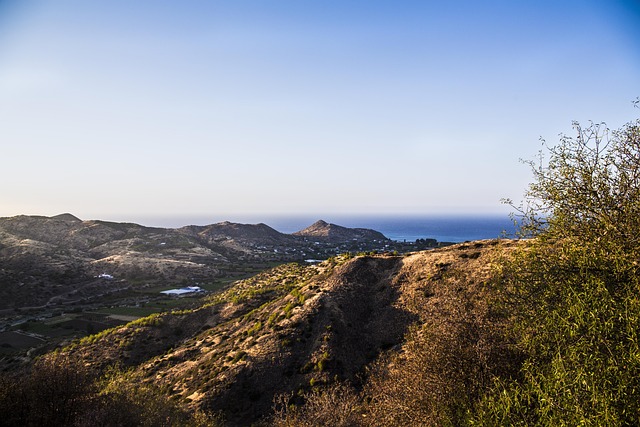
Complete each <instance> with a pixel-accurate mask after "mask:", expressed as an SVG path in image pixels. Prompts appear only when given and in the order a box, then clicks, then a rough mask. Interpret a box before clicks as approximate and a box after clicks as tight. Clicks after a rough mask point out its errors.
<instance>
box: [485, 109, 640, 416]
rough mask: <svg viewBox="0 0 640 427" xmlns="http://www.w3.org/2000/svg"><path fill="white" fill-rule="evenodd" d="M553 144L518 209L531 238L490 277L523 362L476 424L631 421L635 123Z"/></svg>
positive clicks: (637, 303) (582, 132) (635, 339)
mask: <svg viewBox="0 0 640 427" xmlns="http://www.w3.org/2000/svg"><path fill="white" fill-rule="evenodd" d="M575 129H576V131H577V136H576V137H574V138H570V137H566V136H563V137H562V138H561V140H560V143H559V145H557V146H556V147H552V148H550V149H549V160H548V162H547V163H546V164H545V163H544V162H543V163H541V164H540V165H539V166H536V167H535V168H534V176H535V182H534V183H533V184H531V186H530V188H529V191H528V192H527V194H526V201H525V202H526V203H525V208H524V209H521V213H522V217H521V219H522V225H523V231H524V233H525V234H526V235H529V236H535V237H537V238H536V239H535V240H534V241H533V242H532V244H531V245H529V246H528V247H527V248H526V249H524V250H522V251H521V252H520V253H519V254H517V256H516V257H514V258H513V259H512V261H510V262H508V263H505V265H504V269H503V272H502V277H501V279H502V290H503V301H502V302H503V303H504V307H505V308H507V309H509V310H510V312H511V314H512V315H513V316H514V318H515V319H516V323H517V325H518V328H517V330H516V334H517V339H518V346H519V348H520V349H521V350H522V351H523V352H524V353H525V354H526V355H527V359H526V361H525V362H524V364H523V365H522V369H521V377H520V379H518V380H508V379H504V378H502V379H497V380H496V384H495V387H494V389H493V391H492V392H491V393H489V394H488V395H487V396H486V397H485V399H484V400H483V402H482V404H481V405H480V407H479V410H478V412H477V414H475V416H474V421H473V424H478V425H554V426H555V425H593V426H596V425H597V426H599V425H607V426H622V425H638V424H640V347H639V340H640V333H639V331H640V294H639V292H638V291H639V290H640V280H639V277H640V269H639V266H638V260H639V257H640V121H634V122H631V123H628V124H626V125H625V126H623V127H622V128H621V129H620V130H617V131H609V130H608V129H606V127H605V126H604V125H602V124H591V125H590V126H589V127H587V128H582V127H580V126H579V125H577V124H575Z"/></svg>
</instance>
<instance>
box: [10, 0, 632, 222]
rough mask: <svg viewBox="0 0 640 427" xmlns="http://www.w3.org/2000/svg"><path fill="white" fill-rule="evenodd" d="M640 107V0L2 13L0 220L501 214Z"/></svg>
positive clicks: (15, 8) (372, 1) (146, 3)
mask: <svg viewBox="0 0 640 427" xmlns="http://www.w3.org/2000/svg"><path fill="white" fill-rule="evenodd" d="M638 96H640V2H638V1H615V0H580V1H577V0H568V1H562V2H558V1H547V0H542V1H491V0H490V1H483V2H478V1H458V0H453V1H447V2H436V1H428V0H424V1H403V0H394V1H379V0H367V1H364V0H362V1H360V0H341V1H334V0H325V1H305V0H259V1H258V0H255V1H248V0H228V1H215V0H210V1H204V0H202V1H198V0H184V1H180V2H176V1H165V0H153V1H151V0H138V1H130V0H108V1H103V0H92V1H90V2H89V1H84V0H0V161H1V167H0V216H13V215H18V214H34V215H55V214H58V213H62V212H71V213H73V214H75V215H76V216H78V217H80V218H83V219H98V218H99V219H105V220H116V221H134V222H142V223H145V222H146V223H153V221H154V219H153V218H172V217H173V218H177V217H181V218H188V217H192V218H196V217H198V218H205V219H208V218H211V221H206V220H205V219H203V221H204V222H206V223H208V222H213V220H224V219H229V220H233V219H234V218H236V217H238V218H239V217H245V218H246V217H248V216H250V217H252V218H259V217H260V216H273V215H315V214H317V215H318V217H320V215H326V214H336V215H337V214H340V215H345V214H350V215H361V214H367V215H429V214H469V215H476V214H494V213H498V214H502V213H505V212H508V211H509V209H508V208H507V207H505V206H504V205H502V204H501V203H500V200H501V199H502V198H512V199H515V200H518V199H520V198H521V197H522V194H523V193H524V191H525V189H526V186H527V184H528V183H529V182H530V180H531V173H530V171H529V169H528V168H527V166H525V165H523V164H522V163H521V162H520V161H519V159H532V158H534V157H535V156H536V153H537V152H538V151H539V150H540V149H541V142H540V138H541V137H542V138H544V139H545V140H546V141H547V143H553V142H554V141H557V140H558V135H559V134H560V133H567V134H571V131H572V129H571V122H572V121H573V120H578V121H580V122H582V123H586V122H588V121H589V120H593V121H595V122H600V121H605V122H606V123H607V124H608V125H609V127H611V128H617V127H620V126H621V125H622V124H624V123H626V122H628V121H630V120H633V119H635V118H636V117H637V116H638V110H637V109H634V108H633V106H632V101H633V100H634V99H636V97H638Z"/></svg>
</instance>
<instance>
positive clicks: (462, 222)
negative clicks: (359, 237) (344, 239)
mask: <svg viewBox="0 0 640 427" xmlns="http://www.w3.org/2000/svg"><path fill="white" fill-rule="evenodd" d="M322 219H323V220H325V221H326V222H330V223H333V224H337V225H341V226H344V227H354V228H355V227H357V228H371V229H373V230H376V231H379V232H381V233H382V234H384V235H385V236H386V237H388V238H389V239H391V240H396V241H400V242H402V241H407V242H415V241H416V239H436V240H437V241H439V242H455V243H458V242H465V241H468V240H480V239H493V238H497V237H502V236H504V235H506V236H512V235H513V234H514V232H515V229H514V226H513V222H512V221H511V219H510V218H509V217H508V215H502V216H499V215H495V216H419V217H418V216H413V217H409V216H396V217H393V216H384V217H383V216H380V217H375V216H368V217H367V216H364V217H363V216H360V217H358V216H337V217H328V218H322ZM264 222H265V223H266V224H268V225H270V226H271V227H273V228H275V229H276V230H278V231H280V232H282V233H293V232H295V231H298V230H301V229H303V228H305V227H307V226H309V225H311V224H312V223H313V222H315V219H309V218H285V217H281V218H271V222H266V221H264Z"/></svg>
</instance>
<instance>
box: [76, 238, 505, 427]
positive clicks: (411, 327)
mask: <svg viewBox="0 0 640 427" xmlns="http://www.w3.org/2000/svg"><path fill="white" fill-rule="evenodd" d="M514 245H515V243H514V242H511V241H479V242H473V243H469V244H461V245H455V246H451V247H448V248H445V249H437V250H433V251H426V252H418V253H413V254H408V255H405V256H390V255H376V256H360V257H355V258H351V257H338V258H334V259H330V260H328V261H326V262H324V263H321V264H318V265H313V266H299V265H296V264H288V265H283V266H280V267H277V268H275V269H273V270H270V271H267V272H264V273H261V274H259V275H258V276H256V277H253V278H251V279H247V280H244V281H241V282H239V283H237V284H236V285H235V286H233V287H231V288H230V289H228V290H227V291H225V292H223V293H221V294H219V295H215V296H213V297H209V298H208V299H207V300H206V301H205V302H204V304H203V305H202V306H201V307H199V308H196V309H192V310H183V311H180V312H172V313H166V314H161V315H156V316H153V317H150V318H145V319H140V320H139V321H136V322H134V323H132V324H129V325H126V326H123V327H120V328H116V329H113V330H110V331H107V332H104V333H102V334H100V335H98V336H92V337H88V338H85V339H84V340H83V341H81V342H79V343H77V344H75V345H73V346H72V347H69V348H67V349H66V350H65V354H68V355H69V356H70V357H73V358H76V359H79V360H81V361H82V363H84V364H86V365H88V366H91V367H92V368H93V369H95V370H98V371H102V370H104V369H105V368H107V367H108V366H115V365H119V366H122V367H129V368H132V369H134V372H135V375H136V376H137V378H139V380H140V381H141V382H144V383H150V384H154V385H156V386H158V387H160V388H161V389H162V390H165V392H166V393H167V395H169V396H172V397H173V398H174V399H177V401H178V402H181V405H183V406H184V407H186V408H191V409H192V410H195V409H201V410H204V411H206V412H212V413H221V414H223V416H224V418H225V419H226V425H231V426H234V425H249V424H251V423H252V422H256V421H259V420H265V419H266V417H270V416H272V410H273V402H274V399H276V398H277V396H285V395H288V396H290V397H289V398H288V399H290V402H291V403H300V402H302V401H303V400H302V397H301V396H303V395H305V393H308V392H312V391H313V390H317V389H318V387H321V386H329V385H331V384H336V383H342V382H346V383H347V384H353V385H356V387H365V386H367V384H370V383H371V379H370V378H369V379H368V378H367V372H370V371H369V370H371V369H374V368H375V367H376V366H377V367H380V366H383V364H384V362H383V361H384V360H385V358H387V357H389V356H390V355H398V354H402V355H404V356H403V357H409V356H410V355H411V354H412V353H411V352H412V348H414V347H415V342H416V340H415V334H416V331H420V330H423V328H425V327H428V330H429V331H430V332H429V334H431V336H432V337H433V339H434V341H433V346H434V347H437V346H438V345H440V346H442V351H441V353H438V354H440V356H441V357H442V358H444V359H443V360H444V361H445V362H446V363H445V364H447V366H449V365H451V366H453V367H455V366H457V365H456V363H461V362H464V363H466V364H468V365H469V366H477V367H479V369H481V370H484V371H483V372H485V374H486V377H487V378H488V377H489V376H490V375H489V374H490V373H491V372H492V371H495V370H499V369H501V368H500V364H499V361H500V360H503V359H504V357H507V356H506V354H507V353H508V351H509V350H508V348H507V346H505V345H504V343H503V342H502V341H501V340H500V339H499V336H501V328H502V327H504V323H505V319H501V318H498V317H496V316H494V315H493V314H492V312H491V310H490V309H489V306H488V303H487V300H488V297H489V296H490V294H491V292H492V289H491V287H490V286H489V285H488V278H489V276H490V274H491V268H492V264H493V262H494V261H495V260H496V259H497V257H499V256H501V254H503V253H504V251H506V250H509V249H510V248H511V247H513V246H514ZM421 334H423V333H419V334H418V335H421ZM411 337H413V338H411ZM458 342H459V343H462V344H463V345H464V346H465V350H464V351H461V349H460V348H459V347H456V345H455V343H458ZM443 343H445V344H446V345H445V344H443ZM447 343H448V344H447ZM443 360H440V362H443ZM447 361H448V362H447ZM381 364H382V365H381ZM385 371H386V372H393V370H392V369H385ZM438 372H439V374H438V375H440V376H441V374H442V372H446V370H442V371H438ZM434 375H435V374H434ZM438 375H435V377H434V378H436V379H437V378H440V377H438ZM470 375H471V374H470ZM473 375H476V374H473ZM377 377H379V378H381V377H382V376H381V375H378V376H377ZM440 380H442V378H440ZM433 381H435V380H433ZM295 396H298V397H295Z"/></svg>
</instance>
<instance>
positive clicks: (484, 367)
mask: <svg viewBox="0 0 640 427" xmlns="http://www.w3.org/2000/svg"><path fill="white" fill-rule="evenodd" d="M574 130H575V134H574V135H573V136H563V137H561V139H560V141H559V143H558V144H556V145H554V146H548V147H547V148H546V149H545V151H544V152H542V153H541V156H540V159H539V161H532V162H529V165H530V166H531V168H532V171H533V174H534V179H533V183H532V184H531V185H530V187H529V188H528V190H527V192H526V193H525V198H524V201H523V202H522V204H520V205H518V206H514V208H515V209H516V214H515V215H514V218H515V219H516V220H517V221H518V223H519V225H520V227H519V229H520V236H518V237H520V238H519V239H500V240H491V241H478V242H466V243H463V244H457V245H452V246H448V247H445V248H437V249H433V250H430V251H418V252H411V253H406V254H398V253H363V254H359V255H341V256H336V257H333V258H330V259H328V260H326V261H324V262H322V263H318V264H313V265H301V264H295V263H292V264H283V265H280V266H277V267H275V268H273V269H270V270H267V271H264V272H262V273H260V274H258V275H256V276H254V277H251V278H248V279H244V280H241V281H238V282H236V283H235V284H234V285H232V286H230V287H228V288H226V289H224V290H222V291H220V292H217V293H215V294H213V295H208V296H206V297H203V298H202V300H201V301H200V302H199V303H198V304H194V305H191V306H189V307H188V308H185V309H181V310H178V309H175V310H173V311H169V312H165V313H160V314H154V315H152V316H149V317H146V318H142V319H139V320H137V321H135V322H132V323H129V324H127V325H124V326H118V327H115V328H112V329H107V330H105V331H102V332H100V333H99V334H96V335H91V336H89V337H86V338H84V339H82V340H78V341H75V342H74V343H72V344H71V345H68V346H66V347H63V348H59V349H57V350H56V351H55V352H52V353H48V354H45V355H43V356H41V357H40V358H38V359H37V360H36V361H35V363H32V364H29V365H28V366H25V367H23V368H21V370H13V371H11V372H6V373H3V374H2V376H0V416H1V417H2V418H0V419H1V420H2V424H4V425H16V426H17V425H39V426H41V425H76V426H85V425H87V426H88V425H92V426H93V425H102V426H108V425H149V426H151V425H153V426H155V425H229V426H240V425H274V426H291V427H293V426H465V425H467V426H504V425H522V426H531V425H537V426H563V425H564V426H574V425H585V426H589V425H593V426H602V425H606V426H632V425H640V279H639V277H640V120H636V121H633V122H630V123H627V124H626V125H624V126H622V127H621V128H620V129H618V130H609V129H607V127H606V126H605V125H604V124H596V123H592V124H590V125H588V126H586V127H582V126H580V125H579V124H577V123H575V124H574Z"/></svg>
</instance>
